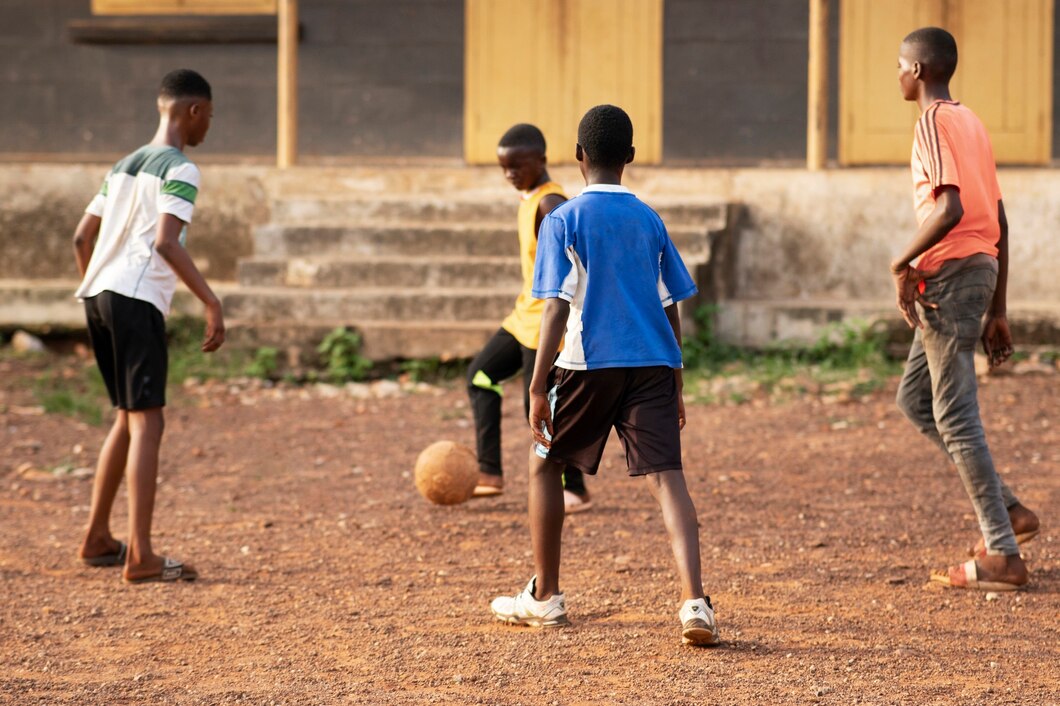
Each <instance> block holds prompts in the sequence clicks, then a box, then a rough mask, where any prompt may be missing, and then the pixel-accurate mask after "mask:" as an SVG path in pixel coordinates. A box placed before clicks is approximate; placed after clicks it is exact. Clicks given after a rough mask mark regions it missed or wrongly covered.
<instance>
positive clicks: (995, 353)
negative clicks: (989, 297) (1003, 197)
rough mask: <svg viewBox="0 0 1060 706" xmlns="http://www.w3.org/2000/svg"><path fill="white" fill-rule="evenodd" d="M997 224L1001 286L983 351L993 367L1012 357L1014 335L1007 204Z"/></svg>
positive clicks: (999, 211) (1000, 207)
mask: <svg viewBox="0 0 1060 706" xmlns="http://www.w3.org/2000/svg"><path fill="white" fill-rule="evenodd" d="M997 224H998V226H1000V229H1001V237H1000V238H999V239H998V241H997V286H996V287H994V300H993V302H991V304H990V308H989V309H988V310H987V312H986V325H985V326H984V327H983V337H982V341H983V350H984V351H985V352H986V357H987V358H989V359H990V367H994V366H997V365H1001V364H1002V363H1004V362H1005V361H1006V360H1008V359H1009V357H1010V356H1011V355H1012V332H1011V331H1009V327H1008V218H1007V217H1006V216H1005V204H1004V203H1002V202H1001V201H1000V200H999V201H998V202H997Z"/></svg>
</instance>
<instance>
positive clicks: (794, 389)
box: [683, 307, 902, 404]
mask: <svg viewBox="0 0 1060 706" xmlns="http://www.w3.org/2000/svg"><path fill="white" fill-rule="evenodd" d="M716 313H717V309H716V308H715V307H701V308H700V309H698V310H697V311H696V315H695V319H696V333H695V334H694V335H692V336H689V337H687V338H686V339H685V342H684V347H683V354H684V361H685V380H686V385H685V392H686V395H689V397H690V399H693V400H695V401H698V402H703V403H714V402H719V401H728V402H730V403H733V404H741V403H743V402H746V401H748V400H749V399H751V398H752V397H754V396H755V395H766V396H769V397H770V398H773V399H776V398H778V397H781V398H783V397H798V396H801V395H805V394H826V395H827V394H838V395H845V396H862V395H866V394H869V393H871V392H873V391H875V390H878V389H880V388H881V387H882V386H883V385H884V384H885V383H886V381H887V379H888V378H890V377H892V376H894V375H897V374H899V373H900V372H901V369H902V363H901V361H898V360H894V359H892V358H891V357H890V356H888V355H887V352H886V349H887V334H886V330H885V329H884V327H883V326H880V325H870V324H868V323H865V322H853V323H844V324H837V325H835V326H832V327H830V328H829V329H827V330H826V331H825V332H824V333H822V334H821V336H820V337H819V338H818V339H817V340H816V341H814V342H813V343H812V344H809V345H792V344H778V345H774V346H770V347H767V348H764V349H760V350H751V349H746V348H738V347H736V346H732V345H729V344H727V343H725V342H723V341H720V340H718V338H717V336H716V335H715V332H714V317H715V315H716ZM689 383H691V384H689Z"/></svg>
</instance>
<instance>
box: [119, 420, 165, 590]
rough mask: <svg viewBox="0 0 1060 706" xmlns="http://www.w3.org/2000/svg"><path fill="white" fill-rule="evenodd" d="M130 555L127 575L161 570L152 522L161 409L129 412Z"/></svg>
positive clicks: (126, 569)
mask: <svg viewBox="0 0 1060 706" xmlns="http://www.w3.org/2000/svg"><path fill="white" fill-rule="evenodd" d="M128 414H129V440H130V441H129V461H128V467H127V470H128V476H129V557H128V559H127V561H126V564H125V577H126V578H130V579H134V578H139V577H142V576H149V575H151V574H154V573H158V570H159V569H160V568H161V566H162V557H159V556H156V555H155V553H154V552H153V551H152V549H151V521H152V517H153V515H154V511H155V489H156V487H157V482H158V453H159V449H160V448H161V445H162V431H163V429H164V428H165V419H164V417H163V416H162V408H161V407H155V408H154V409H145V410H135V411H134V410H130V411H129V413H128Z"/></svg>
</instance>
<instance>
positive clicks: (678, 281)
mask: <svg viewBox="0 0 1060 706" xmlns="http://www.w3.org/2000/svg"><path fill="white" fill-rule="evenodd" d="M697 291H698V290H697V289H696V283H695V281H694V280H693V279H692V275H690V274H688V268H686V267H685V263H684V260H682V259H681V254H680V253H678V252H677V248H676V247H674V243H673V241H672V240H670V236H669V235H668V234H667V233H666V231H665V230H664V231H663V247H662V252H660V253H659V301H660V302H662V305H663V306H664V307H667V306H670V305H671V304H674V303H676V302H679V301H682V300H684V299H688V298H689V297H691V296H692V295H694V294H695V293H696V292H697Z"/></svg>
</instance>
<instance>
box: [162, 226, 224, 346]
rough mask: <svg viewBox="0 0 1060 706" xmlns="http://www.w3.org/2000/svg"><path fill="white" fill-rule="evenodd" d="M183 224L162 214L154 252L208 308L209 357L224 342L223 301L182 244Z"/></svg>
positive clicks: (206, 341) (205, 342)
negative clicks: (207, 282)
mask: <svg viewBox="0 0 1060 706" xmlns="http://www.w3.org/2000/svg"><path fill="white" fill-rule="evenodd" d="M183 228H184V221H182V220H180V219H179V218H177V217H176V216H174V215H173V214H171V213H162V214H160V215H159V218H158V230H157V231H156V234H155V252H157V253H158V254H159V255H161V256H162V259H163V260H165V261H166V262H167V263H169V266H170V267H172V268H173V271H174V272H175V273H176V274H177V277H180V281H182V282H183V283H184V284H186V285H187V286H188V289H190V290H191V293H192V294H194V295H195V296H196V297H198V298H199V301H201V302H202V303H203V304H205V305H206V338H205V340H203V342H202V350H203V351H204V352H206V353H209V352H211V351H215V350H217V349H218V348H220V347H221V344H222V343H224V342H225V324H224V316H223V315H222V313H221V300H220V299H218V298H217V295H215V294H214V293H213V290H212V289H210V285H208V284H206V280H205V279H203V276H202V274H201V273H200V272H199V268H198V267H196V266H195V263H194V262H193V261H192V259H191V256H190V255H188V251H187V250H185V249H184V246H183V245H181V244H180V231H181V229H183Z"/></svg>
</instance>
